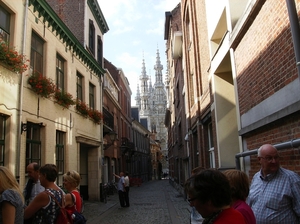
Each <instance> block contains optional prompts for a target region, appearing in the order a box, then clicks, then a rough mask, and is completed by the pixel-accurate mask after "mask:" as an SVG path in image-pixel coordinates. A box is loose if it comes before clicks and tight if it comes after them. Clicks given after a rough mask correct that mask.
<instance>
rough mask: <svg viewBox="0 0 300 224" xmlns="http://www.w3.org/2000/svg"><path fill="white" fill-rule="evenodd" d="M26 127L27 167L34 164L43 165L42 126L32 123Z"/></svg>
mask: <svg viewBox="0 0 300 224" xmlns="http://www.w3.org/2000/svg"><path fill="white" fill-rule="evenodd" d="M26 125H27V130H26V166H27V165H28V164H29V163H33V162H36V163H38V164H40V165H41V144H42V143H41V126H40V125H39V124H34V123H30V122H27V124H26ZM26 166H25V169H26Z"/></svg>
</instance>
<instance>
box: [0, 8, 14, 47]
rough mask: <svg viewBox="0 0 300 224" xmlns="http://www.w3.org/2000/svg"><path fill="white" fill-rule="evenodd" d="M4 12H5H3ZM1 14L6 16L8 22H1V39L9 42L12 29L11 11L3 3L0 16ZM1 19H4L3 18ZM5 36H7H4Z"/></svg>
mask: <svg viewBox="0 0 300 224" xmlns="http://www.w3.org/2000/svg"><path fill="white" fill-rule="evenodd" d="M2 13H3V14H2ZM1 15H3V16H4V18H6V19H7V20H6V24H1V22H0V40H4V41H5V42H9V40H10V29H11V13H10V12H9V11H7V10H6V9H5V8H4V7H3V6H2V5H0V18H1ZM1 21H4V20H3V19H1ZM3 37H5V38H3Z"/></svg>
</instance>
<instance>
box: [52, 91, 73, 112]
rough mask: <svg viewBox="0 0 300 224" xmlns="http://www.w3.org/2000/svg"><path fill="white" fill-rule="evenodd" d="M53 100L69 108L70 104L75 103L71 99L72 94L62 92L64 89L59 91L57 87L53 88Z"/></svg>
mask: <svg viewBox="0 0 300 224" xmlns="http://www.w3.org/2000/svg"><path fill="white" fill-rule="evenodd" d="M53 98H54V101H55V102H56V103H57V104H59V105H61V106H62V107H64V108H67V109H68V108H69V107H70V106H71V105H74V104H75V101H74V99H73V96H72V95H71V94H70V93H67V92H64V91H60V90H59V89H56V90H55V93H54V96H53Z"/></svg>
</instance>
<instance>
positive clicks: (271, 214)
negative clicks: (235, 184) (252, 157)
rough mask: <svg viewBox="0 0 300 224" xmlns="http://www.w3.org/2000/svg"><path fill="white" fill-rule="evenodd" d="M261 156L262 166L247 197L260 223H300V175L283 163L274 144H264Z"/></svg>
mask: <svg viewBox="0 0 300 224" xmlns="http://www.w3.org/2000/svg"><path fill="white" fill-rule="evenodd" d="M257 158H258V161H259V163H260V165H261V169H260V171H259V172H257V173H256V174H255V175H254V177H253V179H252V183H251V187H250V192H249V196H248V199H247V202H248V204H249V205H250V207H251V208H252V210H253V212H254V215H255V217H256V223H257V224H266V223H272V224H277V223H280V224H284V223H286V224H290V223H300V176H299V175H298V174H296V173H295V172H293V171H290V170H287V169H284V168H282V167H280V157H279V155H278V152H277V149H276V148H275V147H274V146H273V145H270V144H265V145H263V146H261V147H260V148H259V149H258V156H257Z"/></svg>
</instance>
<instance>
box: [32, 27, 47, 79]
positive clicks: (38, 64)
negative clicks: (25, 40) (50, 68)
mask: <svg viewBox="0 0 300 224" xmlns="http://www.w3.org/2000/svg"><path fill="white" fill-rule="evenodd" d="M44 44H45V42H44V40H43V39H42V38H41V37H40V36H39V35H37V34H36V33H35V32H32V34H31V43H30V69H31V70H32V71H33V72H38V73H40V74H43V69H44V64H43V62H44Z"/></svg>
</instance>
